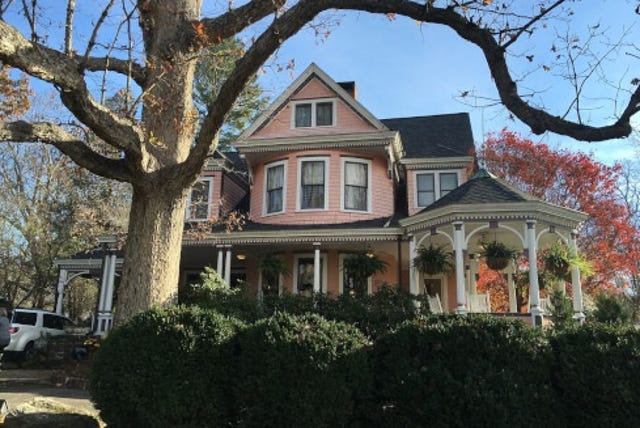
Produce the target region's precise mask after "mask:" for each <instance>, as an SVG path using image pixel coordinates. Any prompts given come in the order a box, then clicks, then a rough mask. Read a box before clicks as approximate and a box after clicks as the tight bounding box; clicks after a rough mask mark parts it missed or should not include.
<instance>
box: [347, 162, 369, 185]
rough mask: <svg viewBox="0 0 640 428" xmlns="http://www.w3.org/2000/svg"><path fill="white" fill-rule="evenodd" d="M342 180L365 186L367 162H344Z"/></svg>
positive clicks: (349, 183) (350, 183)
mask: <svg viewBox="0 0 640 428" xmlns="http://www.w3.org/2000/svg"><path fill="white" fill-rule="evenodd" d="M344 182H345V183H346V184H348V185H351V186H361V187H367V164H364V163H356V162H345V164H344Z"/></svg>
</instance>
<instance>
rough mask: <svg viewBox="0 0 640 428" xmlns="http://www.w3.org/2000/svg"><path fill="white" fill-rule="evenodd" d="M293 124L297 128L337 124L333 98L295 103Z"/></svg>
mask: <svg viewBox="0 0 640 428" xmlns="http://www.w3.org/2000/svg"><path fill="white" fill-rule="evenodd" d="M293 116H294V117H293V125H294V127H296V128H315V127H321V126H335V122H336V121H335V102H334V101H333V100H322V101H308V102H306V101H305V102H296V103H294V104H293Z"/></svg>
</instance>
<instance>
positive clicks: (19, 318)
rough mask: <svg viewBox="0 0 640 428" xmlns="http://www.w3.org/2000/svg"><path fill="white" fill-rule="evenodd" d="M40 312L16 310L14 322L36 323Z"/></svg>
mask: <svg viewBox="0 0 640 428" xmlns="http://www.w3.org/2000/svg"><path fill="white" fill-rule="evenodd" d="M37 319H38V314H37V313H36V312H21V311H14V313H13V323H14V324H22V325H36V320H37Z"/></svg>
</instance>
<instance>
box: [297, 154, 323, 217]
mask: <svg viewBox="0 0 640 428" xmlns="http://www.w3.org/2000/svg"><path fill="white" fill-rule="evenodd" d="M327 169H328V160H327V159H326V158H308V159H302V160H300V162H299V164H298V181H299V186H298V188H299V189H300V190H299V194H298V209H300V210H324V209H326V208H327V195H328V191H327V184H328V181H327Z"/></svg>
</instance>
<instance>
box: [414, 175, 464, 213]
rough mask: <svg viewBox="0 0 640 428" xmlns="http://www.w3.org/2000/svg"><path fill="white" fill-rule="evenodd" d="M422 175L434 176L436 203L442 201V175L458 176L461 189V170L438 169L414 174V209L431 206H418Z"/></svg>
mask: <svg viewBox="0 0 640 428" xmlns="http://www.w3.org/2000/svg"><path fill="white" fill-rule="evenodd" d="M422 174H433V187H434V201H433V202H434V203H435V202H436V201H437V200H438V199H440V198H441V197H442V196H440V174H456V180H457V181H458V186H456V188H457V187H460V184H462V183H460V177H461V176H462V170H459V169H455V170H452V169H438V170H430V169H427V170H420V171H414V172H413V207H414V208H426V207H428V206H429V205H425V206H421V205H419V204H418V175H422Z"/></svg>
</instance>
